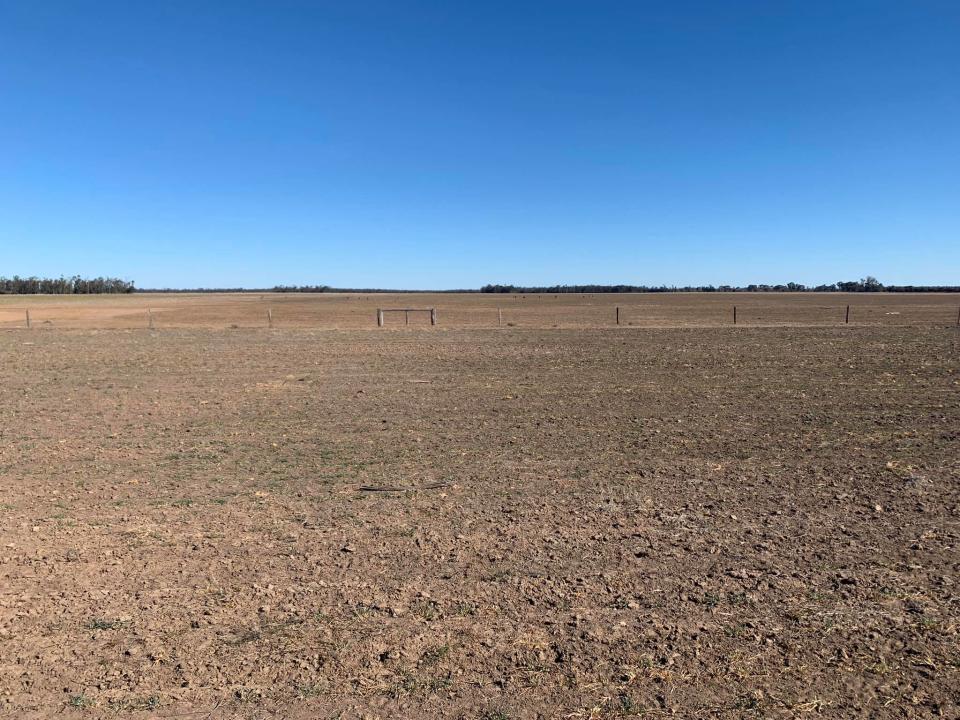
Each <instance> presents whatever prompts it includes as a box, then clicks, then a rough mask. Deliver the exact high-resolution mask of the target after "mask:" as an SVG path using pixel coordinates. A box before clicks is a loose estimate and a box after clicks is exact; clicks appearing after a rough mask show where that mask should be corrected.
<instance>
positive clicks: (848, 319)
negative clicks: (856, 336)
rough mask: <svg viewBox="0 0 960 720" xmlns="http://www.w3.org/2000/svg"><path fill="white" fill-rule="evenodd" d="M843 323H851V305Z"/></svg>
mask: <svg viewBox="0 0 960 720" xmlns="http://www.w3.org/2000/svg"><path fill="white" fill-rule="evenodd" d="M843 323H844V325H849V324H850V306H849V305H847V314H846V317H844V319H843Z"/></svg>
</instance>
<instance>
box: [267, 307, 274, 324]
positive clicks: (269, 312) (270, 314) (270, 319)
mask: <svg viewBox="0 0 960 720" xmlns="http://www.w3.org/2000/svg"><path fill="white" fill-rule="evenodd" d="M267 327H271V328H272V327H273V310H272V309H270V308H267Z"/></svg>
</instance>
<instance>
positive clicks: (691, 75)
mask: <svg viewBox="0 0 960 720" xmlns="http://www.w3.org/2000/svg"><path fill="white" fill-rule="evenodd" d="M74 273H79V274H82V275H99V274H108V275H114V276H120V277H125V278H128V279H133V280H135V281H136V282H137V284H138V285H139V286H141V287H157V286H164V287H193V286H247V287H251V286H252V287H257V286H270V285H273V284H277V283H293V284H301V283H310V284H313V283H320V284H331V285H338V286H380V287H405V288H417V287H425V288H450V287H476V286H479V285H481V284H484V283H487V282H514V283H525V284H534V283H537V284H539V283H551V284H552V283H555V282H559V283H576V282H609V283H614V282H626V283H652V284H661V283H665V284H680V285H683V284H706V283H714V284H721V283H733V284H741V283H743V284H745V283H750V282H786V281H789V280H793V281H797V282H804V283H810V284H816V283H820V282H833V281H835V280H840V279H855V278H858V277H862V276H863V275H865V274H872V275H875V276H877V277H879V278H880V280H881V281H884V282H886V283H920V284H946V283H949V284H960V3H958V2H957V1H956V0H896V1H890V0H840V1H838V0H803V1H801V0H797V1H795V2H786V1H779V0H731V1H730V2H720V1H718V0H703V1H702V2H684V1H678V0H662V1H660V2H644V1H643V0H624V1H623V2H606V1H603V0H581V1H580V2H569V1H567V0H544V1H543V2H523V1H522V0H511V1H509V2H507V1H499V0H483V1H482V2H481V1H477V2H458V1H455V0H436V1H435V2H404V1H402V0H382V1H378V0H355V1H349V2H346V1H342V0H338V1H336V2H333V1H331V2H324V1H321V0H314V1H307V0H303V1H295V0H262V1H259V2H253V1H250V0H232V1H231V2H214V1H213V0H209V1H203V2H200V1H197V0H181V1H169V2H168V1H157V2H130V1H129V0H124V1H123V2H92V1H84V0H0V275H8V276H9V275H13V274H20V275H34V274H36V275H60V274H67V275H70V274H74Z"/></svg>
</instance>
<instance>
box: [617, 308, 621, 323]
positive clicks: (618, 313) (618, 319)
mask: <svg viewBox="0 0 960 720" xmlns="http://www.w3.org/2000/svg"><path fill="white" fill-rule="evenodd" d="M619 324H620V306H619V305H617V325H619Z"/></svg>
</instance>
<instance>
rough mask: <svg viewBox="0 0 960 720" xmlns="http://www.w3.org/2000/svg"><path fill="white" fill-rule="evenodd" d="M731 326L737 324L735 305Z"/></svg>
mask: <svg viewBox="0 0 960 720" xmlns="http://www.w3.org/2000/svg"><path fill="white" fill-rule="evenodd" d="M733 324H734V325H736V324H737V306H736V305H734V306H733Z"/></svg>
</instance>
